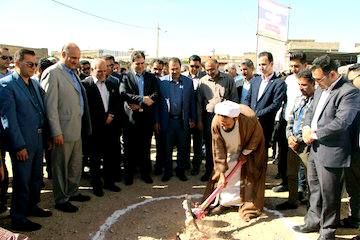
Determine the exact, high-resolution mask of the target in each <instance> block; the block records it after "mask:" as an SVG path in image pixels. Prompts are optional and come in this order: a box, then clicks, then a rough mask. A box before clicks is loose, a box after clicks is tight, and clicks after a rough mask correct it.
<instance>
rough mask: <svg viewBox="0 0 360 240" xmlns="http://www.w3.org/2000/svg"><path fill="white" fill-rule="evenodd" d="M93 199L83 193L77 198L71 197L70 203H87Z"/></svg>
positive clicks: (76, 196)
mask: <svg viewBox="0 0 360 240" xmlns="http://www.w3.org/2000/svg"><path fill="white" fill-rule="evenodd" d="M90 199H91V197H90V196H87V195H82V194H81V193H79V194H78V195H75V196H71V197H70V198H69V201H73V202H87V201H90Z"/></svg>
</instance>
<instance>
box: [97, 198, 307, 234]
mask: <svg viewBox="0 0 360 240" xmlns="http://www.w3.org/2000/svg"><path fill="white" fill-rule="evenodd" d="M185 197H186V194H184V195H179V196H167V197H158V198H151V199H146V200H145V201H142V202H139V203H135V204H133V205H130V206H127V207H126V208H123V209H119V210H116V211H115V212H114V213H113V214H111V216H110V217H108V218H107V219H106V221H105V223H104V224H103V225H101V226H100V228H99V230H98V231H97V232H96V233H95V235H94V236H93V237H92V240H103V239H104V238H105V235H106V232H107V231H108V230H109V229H110V227H111V226H112V225H113V224H114V223H116V222H117V221H118V219H119V218H120V217H121V216H122V215H124V214H125V213H127V212H129V211H131V210H133V209H135V208H137V207H141V206H143V205H146V204H148V203H151V202H156V201H162V200H169V199H181V198H185ZM191 197H192V198H200V197H202V195H201V194H195V195H191ZM264 210H265V211H267V212H269V213H272V214H274V215H275V216H277V217H278V218H279V219H280V220H281V221H282V222H283V223H284V224H285V225H286V226H287V227H288V228H289V229H291V230H292V227H293V226H294V225H295V224H294V222H292V221H291V220H289V219H287V218H286V217H284V215H283V214H282V213H281V212H279V211H277V210H272V209H268V208H265V207H264ZM292 231H293V230H292ZM294 233H295V237H296V240H309V238H308V237H306V236H305V234H301V233H297V232H295V231H294Z"/></svg>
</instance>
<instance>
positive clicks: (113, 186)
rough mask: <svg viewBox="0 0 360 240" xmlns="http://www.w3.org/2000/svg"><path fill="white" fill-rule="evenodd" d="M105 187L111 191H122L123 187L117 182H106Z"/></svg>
mask: <svg viewBox="0 0 360 240" xmlns="http://www.w3.org/2000/svg"><path fill="white" fill-rule="evenodd" d="M104 189H106V190H109V191H111V192H120V191H121V188H119V187H118V186H116V185H115V184H105V185H104Z"/></svg>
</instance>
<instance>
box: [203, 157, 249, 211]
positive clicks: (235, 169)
mask: <svg viewBox="0 0 360 240" xmlns="http://www.w3.org/2000/svg"><path fill="white" fill-rule="evenodd" d="M241 165H242V161H238V162H237V163H236V165H235V166H234V167H233V169H231V171H230V173H229V174H228V175H227V176H226V177H225V182H224V183H222V184H220V185H219V186H217V187H216V189H215V190H214V191H213V192H212V193H211V194H210V196H209V197H208V198H207V199H205V201H204V202H203V203H202V204H201V205H200V207H199V209H201V210H205V209H206V208H207V207H208V206H209V205H210V203H211V202H212V201H213V200H214V199H215V197H216V195H217V194H218V193H219V192H220V191H221V190H222V189H223V188H224V187H225V185H226V183H228V182H229V180H230V179H231V178H232V177H233V176H234V174H235V172H236V171H237V170H238V169H239V168H240V167H241Z"/></svg>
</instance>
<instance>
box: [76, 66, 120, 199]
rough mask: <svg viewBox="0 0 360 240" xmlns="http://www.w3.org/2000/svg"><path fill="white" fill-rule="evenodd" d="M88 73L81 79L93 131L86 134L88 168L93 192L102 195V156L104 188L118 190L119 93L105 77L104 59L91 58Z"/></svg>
mask: <svg viewBox="0 0 360 240" xmlns="http://www.w3.org/2000/svg"><path fill="white" fill-rule="evenodd" d="M91 70H92V72H91V76H89V77H87V78H85V79H84V80H83V81H82V84H83V86H84V87H85V89H86V95H87V98H88V103H89V110H90V118H91V126H92V130H93V131H92V134H91V135H90V137H89V157H90V172H91V177H92V186H93V192H94V194H95V195H96V196H99V197H101V196H103V195H104V192H103V189H102V181H101V170H100V165H101V159H103V164H102V165H103V179H104V188H105V189H108V190H110V191H113V192H119V191H120V188H119V187H118V186H116V185H115V178H116V175H117V174H120V173H119V172H118V173H117V172H116V169H117V168H116V166H117V160H118V158H117V157H115V156H118V154H116V151H119V148H117V142H118V139H117V136H118V134H117V131H118V129H119V127H118V124H119V122H120V118H121V117H120V111H119V102H120V96H119V91H118V88H117V87H116V85H115V84H113V83H112V82H110V81H107V79H106V61H105V60H103V59H96V60H94V61H93V62H92V69H91Z"/></svg>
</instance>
